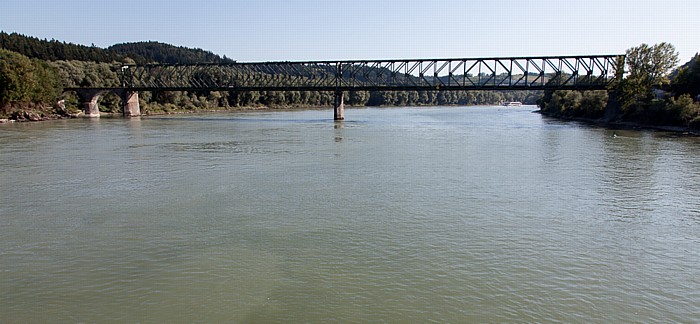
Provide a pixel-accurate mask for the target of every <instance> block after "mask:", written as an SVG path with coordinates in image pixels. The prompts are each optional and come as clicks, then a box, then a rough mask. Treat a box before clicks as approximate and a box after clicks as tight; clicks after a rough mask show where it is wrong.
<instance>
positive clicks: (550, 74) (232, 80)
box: [121, 55, 624, 91]
mask: <svg viewBox="0 0 700 324" xmlns="http://www.w3.org/2000/svg"><path fill="white" fill-rule="evenodd" d="M623 62H624V56H622V55H600V56H568V57H510V58H476V59H464V58H462V59H425V60H379V61H309V62H261V63H222V64H219V63H217V64H145V65H125V66H123V67H122V70H121V72H122V73H121V78H122V84H123V86H124V88H127V89H130V90H133V91H154V90H172V91H196V90H210V91H353V90H360V91H362V90H369V91H382V90H384V91H405V90H419V91H420V90H546V89H562V90H604V89H608V88H610V86H611V85H612V84H613V83H614V82H616V81H617V80H618V78H620V77H621V76H622V74H621V73H618V72H621V71H622V66H621V64H624V63H623Z"/></svg>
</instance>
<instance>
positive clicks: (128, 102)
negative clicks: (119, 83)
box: [120, 90, 141, 117]
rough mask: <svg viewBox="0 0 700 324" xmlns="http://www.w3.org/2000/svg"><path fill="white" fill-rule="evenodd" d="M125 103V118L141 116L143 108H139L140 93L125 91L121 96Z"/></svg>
mask: <svg viewBox="0 0 700 324" xmlns="http://www.w3.org/2000/svg"><path fill="white" fill-rule="evenodd" d="M120 97H121V98H122V102H123V103H124V117H137V116H141V107H140V106H139V93H138V92H136V91H127V90H124V91H123V92H122V94H120Z"/></svg>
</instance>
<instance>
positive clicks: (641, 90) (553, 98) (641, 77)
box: [538, 43, 700, 129]
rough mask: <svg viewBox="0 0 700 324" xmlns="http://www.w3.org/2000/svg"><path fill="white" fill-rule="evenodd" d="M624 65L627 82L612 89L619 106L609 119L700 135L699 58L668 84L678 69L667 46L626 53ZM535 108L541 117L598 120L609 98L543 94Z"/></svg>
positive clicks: (595, 94)
mask: <svg viewBox="0 0 700 324" xmlns="http://www.w3.org/2000/svg"><path fill="white" fill-rule="evenodd" d="M625 63H626V67H627V69H628V70H627V71H626V72H627V74H626V77H625V78H624V79H623V80H622V82H620V83H619V84H618V85H617V88H616V89H611V91H612V94H614V95H615V96H616V97H617V99H618V100H619V102H618V103H617V104H619V106H620V110H619V113H618V114H617V115H614V116H612V117H613V118H616V119H618V120H620V121H625V122H634V123H639V124H644V125H653V126H681V127H690V128H694V129H700V105H699V104H698V103H697V102H694V100H693V98H695V100H697V95H698V92H700V91H699V90H700V89H699V88H698V87H700V86H699V84H700V83H699V82H698V81H700V64H698V63H700V58H699V57H698V56H696V57H694V58H693V59H692V60H691V61H690V62H688V63H686V64H685V65H683V66H682V67H681V68H679V69H678V71H677V72H676V73H675V77H673V78H672V79H670V78H669V76H670V75H671V72H672V71H671V70H672V68H673V67H674V66H676V64H677V63H678V54H677V53H676V51H675V48H674V47H673V45H671V44H668V43H661V44H657V45H654V46H649V45H647V44H642V45H640V46H638V47H634V48H631V49H629V50H627V53H626V62H625ZM666 89H672V90H673V93H668V92H665V91H664V90H666ZM538 104H539V106H540V108H541V110H542V112H544V113H548V114H552V115H557V116H563V117H583V118H590V119H600V118H603V117H604V116H605V115H606V108H608V94H607V93H606V92H605V91H590V92H583V93H579V92H574V91H554V92H546V93H545V95H544V97H543V98H542V100H540V101H539V102H538ZM613 104H616V103H613ZM608 117H610V116H608Z"/></svg>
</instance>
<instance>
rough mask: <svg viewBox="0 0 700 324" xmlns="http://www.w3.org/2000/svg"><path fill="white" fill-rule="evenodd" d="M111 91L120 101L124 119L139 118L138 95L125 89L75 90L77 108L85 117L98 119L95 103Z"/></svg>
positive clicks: (98, 111) (97, 106)
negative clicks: (77, 102)
mask: <svg viewBox="0 0 700 324" xmlns="http://www.w3.org/2000/svg"><path fill="white" fill-rule="evenodd" d="M107 91H112V92H114V93H115V94H117V95H118V96H119V98H121V99H122V112H123V114H124V117H137V116H141V107H140V106H139V93H138V92H136V91H129V90H126V89H77V90H75V92H76V94H77V95H78V100H79V101H80V103H79V107H80V108H81V109H82V110H83V112H84V113H85V116H87V117H100V107H99V105H98V103H97V101H98V100H99V99H100V96H101V95H102V94H103V93H105V92H107Z"/></svg>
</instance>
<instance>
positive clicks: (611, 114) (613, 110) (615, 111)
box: [603, 91, 622, 122]
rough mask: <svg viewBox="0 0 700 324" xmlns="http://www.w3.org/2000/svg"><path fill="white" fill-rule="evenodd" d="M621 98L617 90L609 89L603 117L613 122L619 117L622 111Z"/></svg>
mask: <svg viewBox="0 0 700 324" xmlns="http://www.w3.org/2000/svg"><path fill="white" fill-rule="evenodd" d="M621 109H622V108H621V105H620V100H618V98H617V91H608V104H607V106H605V115H604V116H603V119H604V120H605V121H608V122H611V121H614V120H615V119H617V117H618V116H619V115H620V111H621Z"/></svg>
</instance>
